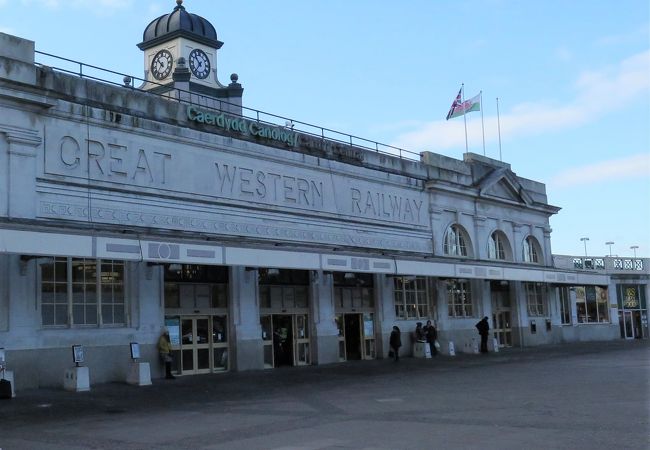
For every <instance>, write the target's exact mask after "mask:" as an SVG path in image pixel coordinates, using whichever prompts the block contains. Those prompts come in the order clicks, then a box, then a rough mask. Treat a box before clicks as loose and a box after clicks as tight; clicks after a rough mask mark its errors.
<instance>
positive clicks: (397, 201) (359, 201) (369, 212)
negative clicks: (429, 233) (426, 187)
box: [350, 188, 423, 223]
mask: <svg viewBox="0 0 650 450" xmlns="http://www.w3.org/2000/svg"><path fill="white" fill-rule="evenodd" d="M350 200H351V209H352V214H362V215H364V216H366V217H374V218H377V219H390V220H395V221H400V222H410V223H419V222H420V220H421V212H422V203H423V200H417V199H414V198H409V197H403V196H400V195H395V194H387V193H383V192H373V191H370V190H363V191H362V190H360V189H357V188H350Z"/></svg>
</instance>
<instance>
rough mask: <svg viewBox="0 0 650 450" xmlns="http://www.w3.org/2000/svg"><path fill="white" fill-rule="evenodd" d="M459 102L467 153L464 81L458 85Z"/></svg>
mask: <svg viewBox="0 0 650 450" xmlns="http://www.w3.org/2000/svg"><path fill="white" fill-rule="evenodd" d="M460 91H461V94H460V104H461V107H462V108H463V122H465V153H469V147H468V145H467V114H466V112H465V83H462V84H461V85H460Z"/></svg>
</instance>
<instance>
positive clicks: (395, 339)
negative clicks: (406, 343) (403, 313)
mask: <svg viewBox="0 0 650 450" xmlns="http://www.w3.org/2000/svg"><path fill="white" fill-rule="evenodd" d="M401 334H402V333H401V332H400V331H399V328H397V326H393V331H391V332H390V341H389V344H390V349H391V351H392V352H393V356H394V357H395V361H399V348H400V347H401V346H402V336H401Z"/></svg>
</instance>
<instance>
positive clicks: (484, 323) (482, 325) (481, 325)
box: [476, 316, 490, 353]
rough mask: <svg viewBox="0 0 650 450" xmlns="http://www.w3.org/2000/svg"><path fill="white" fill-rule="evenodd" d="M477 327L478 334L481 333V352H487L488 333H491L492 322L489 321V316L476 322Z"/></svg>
mask: <svg viewBox="0 0 650 450" xmlns="http://www.w3.org/2000/svg"><path fill="white" fill-rule="evenodd" d="M476 329H477V330H478V334H480V335H481V353H487V352H488V348H487V340H488V335H489V334H490V324H489V323H488V318H487V316H485V317H483V319H481V320H480V321H479V322H478V323H477V324H476Z"/></svg>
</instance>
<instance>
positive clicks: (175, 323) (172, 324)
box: [165, 317, 181, 345]
mask: <svg viewBox="0 0 650 450" xmlns="http://www.w3.org/2000/svg"><path fill="white" fill-rule="evenodd" d="M165 326H166V327H167V330H169V341H170V342H171V344H172V345H181V325H180V319H179V318H178V317H168V318H166V319H165Z"/></svg>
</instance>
